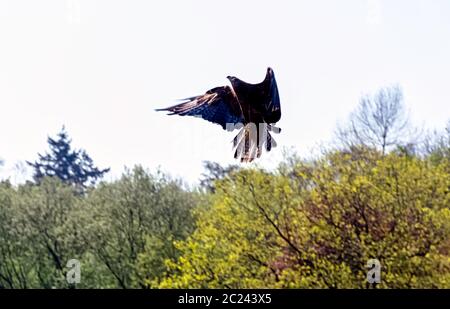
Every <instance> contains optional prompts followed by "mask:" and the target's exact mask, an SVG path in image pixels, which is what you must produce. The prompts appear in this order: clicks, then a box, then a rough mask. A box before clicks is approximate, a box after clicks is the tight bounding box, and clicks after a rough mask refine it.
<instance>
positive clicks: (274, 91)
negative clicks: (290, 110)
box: [265, 71, 281, 123]
mask: <svg viewBox="0 0 450 309" xmlns="http://www.w3.org/2000/svg"><path fill="white" fill-rule="evenodd" d="M266 102H267V103H266V106H265V110H266V116H268V118H269V119H270V122H273V123H275V122H278V120H280V118H281V106H280V95H279V94H278V86H277V81H276V80H275V75H274V73H273V71H271V73H270V78H269V94H268V98H267V100H266Z"/></svg>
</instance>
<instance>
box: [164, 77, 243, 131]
mask: <svg viewBox="0 0 450 309" xmlns="http://www.w3.org/2000/svg"><path fill="white" fill-rule="evenodd" d="M182 101H184V102H183V103H180V104H177V105H174V106H171V107H167V108H161V109H157V111H168V112H170V113H169V115H180V116H196V117H201V118H203V119H205V120H207V121H210V122H213V123H216V124H220V125H221V126H222V128H223V129H226V125H227V123H233V124H236V123H243V122H244V117H243V115H242V111H241V109H240V107H239V101H238V100H237V98H236V96H235V95H234V92H233V91H232V90H231V88H230V87H228V86H224V87H217V88H214V89H211V90H208V91H207V92H206V93H205V94H203V95H200V96H195V97H191V98H187V99H184V100H182Z"/></svg>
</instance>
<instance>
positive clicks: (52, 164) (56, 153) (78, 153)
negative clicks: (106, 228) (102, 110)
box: [27, 127, 109, 188]
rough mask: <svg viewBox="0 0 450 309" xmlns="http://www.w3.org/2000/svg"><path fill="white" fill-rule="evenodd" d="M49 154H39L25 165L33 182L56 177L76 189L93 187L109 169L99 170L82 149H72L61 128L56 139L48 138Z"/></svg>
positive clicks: (65, 133)
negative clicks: (31, 169)
mask: <svg viewBox="0 0 450 309" xmlns="http://www.w3.org/2000/svg"><path fill="white" fill-rule="evenodd" d="M47 141H48V144H49V147H50V152H49V153H45V154H44V155H42V154H39V153H38V156H39V159H38V160H36V161H35V162H34V163H31V162H28V161H27V163H28V164H29V165H30V166H32V167H33V169H34V174H33V178H34V181H35V182H37V183H39V182H40V181H41V180H42V178H43V177H46V176H51V177H58V178H59V179H61V180H62V181H63V182H65V183H68V184H72V185H74V186H75V187H77V188H86V187H87V186H88V185H94V184H95V183H96V182H97V180H99V179H101V178H102V177H103V175H104V174H106V173H107V172H109V168H106V169H99V168H97V167H96V166H95V165H94V162H93V161H92V159H91V157H90V156H89V155H88V154H87V153H86V151H85V150H82V149H72V148H71V145H70V143H71V142H72V141H71V140H70V139H69V136H68V134H67V132H66V130H65V128H64V127H63V128H62V130H61V132H59V133H58V135H57V137H56V138H51V137H48V140H47Z"/></svg>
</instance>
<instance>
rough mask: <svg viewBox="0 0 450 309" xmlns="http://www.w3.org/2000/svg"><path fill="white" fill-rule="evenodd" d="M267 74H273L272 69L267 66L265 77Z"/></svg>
mask: <svg viewBox="0 0 450 309" xmlns="http://www.w3.org/2000/svg"><path fill="white" fill-rule="evenodd" d="M269 76H273V70H272V68H271V67H268V68H267V73H266V77H269Z"/></svg>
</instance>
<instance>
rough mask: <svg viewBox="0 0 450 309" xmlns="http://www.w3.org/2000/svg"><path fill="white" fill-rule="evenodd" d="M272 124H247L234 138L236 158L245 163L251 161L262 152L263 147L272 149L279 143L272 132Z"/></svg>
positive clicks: (267, 149)
mask: <svg viewBox="0 0 450 309" xmlns="http://www.w3.org/2000/svg"><path fill="white" fill-rule="evenodd" d="M271 128H272V127H271V126H270V125H268V124H261V125H260V126H259V127H257V126H256V125H255V124H253V123H249V124H247V125H245V126H244V127H243V128H242V129H241V130H240V131H239V133H238V134H237V135H236V137H235V138H234V139H233V149H234V158H235V159H238V160H240V161H241V162H243V163H250V162H252V161H253V160H254V159H255V158H259V157H260V156H261V154H262V150H263V147H265V149H266V151H270V150H271V149H272V148H275V147H276V146H277V143H276V142H275V140H274V139H273V137H272V135H271V134H270V132H269V131H270V130H271Z"/></svg>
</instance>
